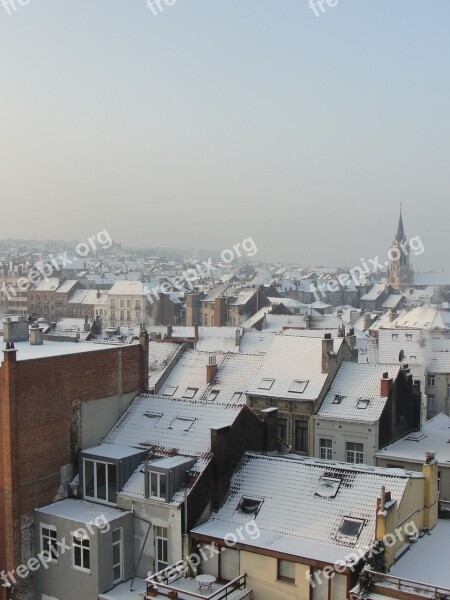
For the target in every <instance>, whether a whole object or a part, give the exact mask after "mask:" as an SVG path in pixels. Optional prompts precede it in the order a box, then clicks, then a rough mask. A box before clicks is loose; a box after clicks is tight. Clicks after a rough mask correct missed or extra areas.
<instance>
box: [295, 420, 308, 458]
mask: <svg viewBox="0 0 450 600" xmlns="http://www.w3.org/2000/svg"><path fill="white" fill-rule="evenodd" d="M295 450H296V451H297V452H308V421H295Z"/></svg>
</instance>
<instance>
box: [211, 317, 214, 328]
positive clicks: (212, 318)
mask: <svg viewBox="0 0 450 600" xmlns="http://www.w3.org/2000/svg"><path fill="white" fill-rule="evenodd" d="M211 325H212V326H213V325H214V315H212V316H211Z"/></svg>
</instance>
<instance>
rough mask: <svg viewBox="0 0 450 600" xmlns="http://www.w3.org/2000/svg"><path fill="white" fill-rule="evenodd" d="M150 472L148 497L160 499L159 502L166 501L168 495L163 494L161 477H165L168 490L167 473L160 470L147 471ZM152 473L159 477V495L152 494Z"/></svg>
mask: <svg viewBox="0 0 450 600" xmlns="http://www.w3.org/2000/svg"><path fill="white" fill-rule="evenodd" d="M147 473H148V497H149V498H150V500H158V501H159V502H165V501H166V496H161V477H164V478H165V484H166V491H167V483H168V482H167V473H161V472H160V471H147ZM152 475H156V476H157V478H158V484H157V486H156V487H157V488H158V496H152Z"/></svg>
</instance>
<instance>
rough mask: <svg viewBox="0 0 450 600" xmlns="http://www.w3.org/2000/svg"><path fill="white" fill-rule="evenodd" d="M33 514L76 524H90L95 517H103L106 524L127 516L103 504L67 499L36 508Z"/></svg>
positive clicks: (121, 511)
mask: <svg viewBox="0 0 450 600" xmlns="http://www.w3.org/2000/svg"><path fill="white" fill-rule="evenodd" d="M35 512H37V513H42V514H45V515H52V516H53V517H61V518H63V519H68V520H69V521H74V522H76V523H90V522H93V521H95V518H96V517H104V519H106V521H107V522H110V521H114V520H115V519H119V518H120V517H123V516H125V515H127V514H129V513H128V512H125V511H123V510H119V509H117V508H113V507H111V506H107V505H105V504H95V503H93V502H87V501H86V500H77V499H75V498H67V499H66V500H60V501H59V502H55V503H54V504H49V505H48V506H44V507H42V508H36V509H35Z"/></svg>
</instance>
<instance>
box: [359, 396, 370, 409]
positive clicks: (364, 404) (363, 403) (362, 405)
mask: <svg viewBox="0 0 450 600" xmlns="http://www.w3.org/2000/svg"><path fill="white" fill-rule="evenodd" d="M369 404H370V400H369V399H368V398H359V399H358V402H357V403H356V408H360V409H364V408H367V407H368V406H369Z"/></svg>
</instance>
